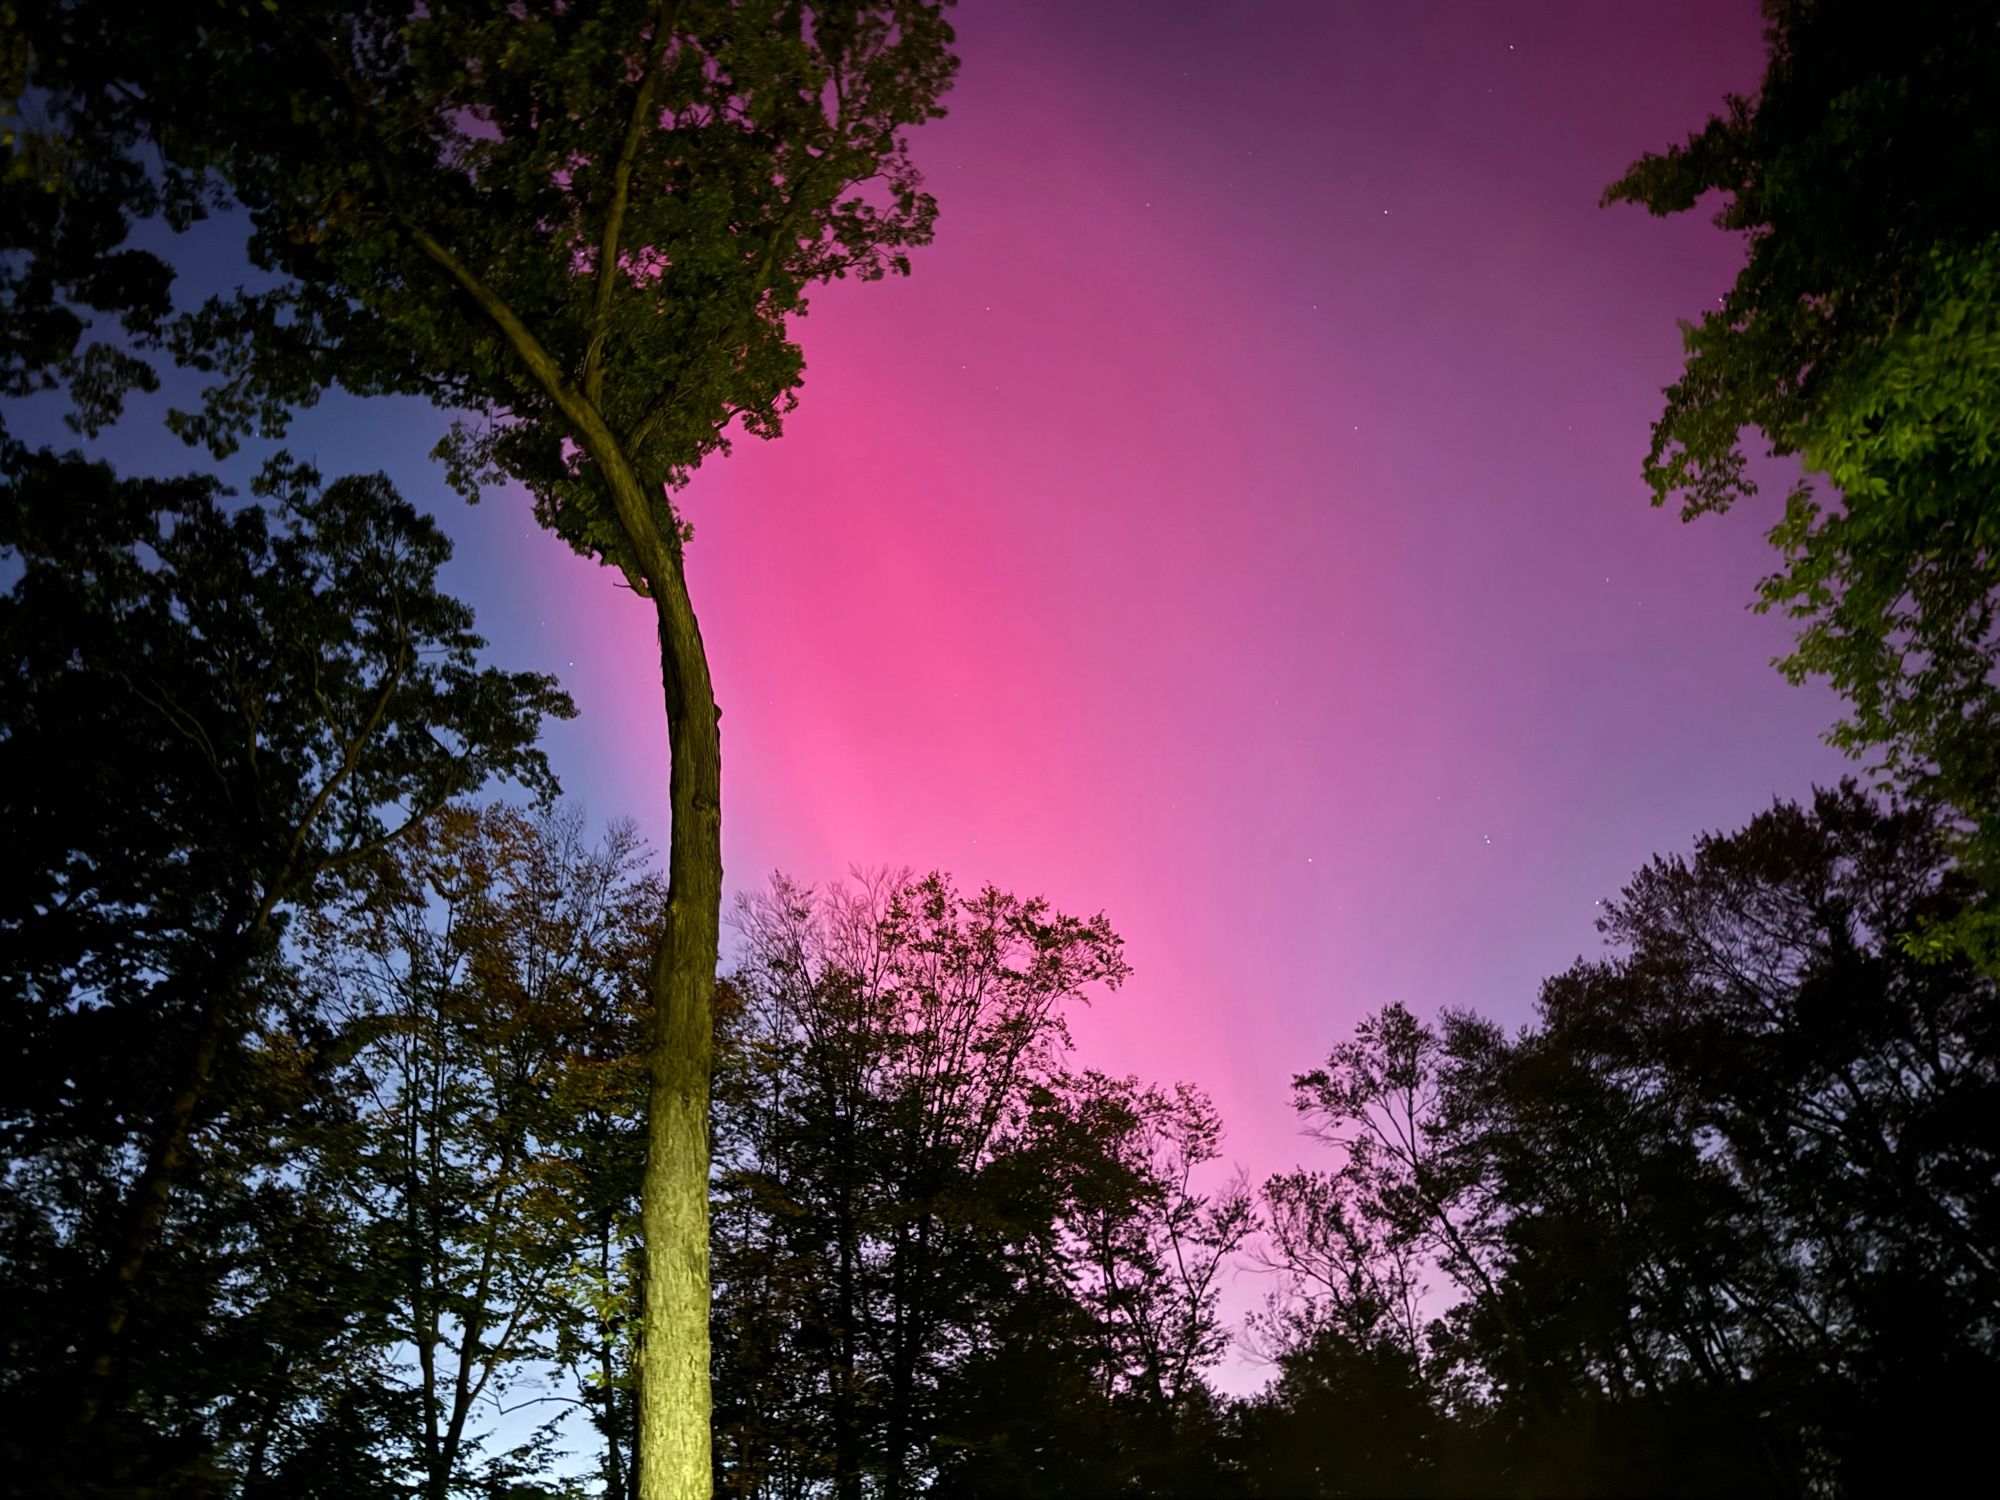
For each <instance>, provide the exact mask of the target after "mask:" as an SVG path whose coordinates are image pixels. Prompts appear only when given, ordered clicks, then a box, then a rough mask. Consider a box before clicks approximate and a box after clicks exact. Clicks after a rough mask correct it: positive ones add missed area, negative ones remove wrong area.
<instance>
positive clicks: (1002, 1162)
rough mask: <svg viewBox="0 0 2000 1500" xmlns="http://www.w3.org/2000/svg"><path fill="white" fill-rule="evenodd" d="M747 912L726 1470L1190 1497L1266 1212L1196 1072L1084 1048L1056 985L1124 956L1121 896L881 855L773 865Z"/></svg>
mask: <svg viewBox="0 0 2000 1500" xmlns="http://www.w3.org/2000/svg"><path fill="white" fill-rule="evenodd" d="M739 922H740V925H741V928H742V931H743V933H744V937H745V945H744V950H743V963H742V966H741V968H740V969H739V970H738V971H737V973H736V974H735V976H734V978H733V982H732V989H731V993H732V994H733V995H735V996H737V997H740V1004H741V1008H740V1009H739V1010H737V1011H735V1012H734V1020H733V1023H732V1028H731V1031H730V1033H729V1038H728V1049H727V1052H726V1054H725V1055H726V1057H727V1059H728V1061H729V1066H728V1067H727V1068H726V1069H724V1071H723V1072H722V1073H721V1075H720V1081H719V1084H718V1088H719V1094H718V1099H719V1101H720V1103H719V1107H718V1113H717V1132H718V1147H717V1161H718V1164H719V1166H720V1168H721V1171H720V1176H719V1184H720V1187H719V1192H718V1214H717V1235H716V1265H717V1286H718V1294H717V1302H716V1313H715V1316H716V1328H717V1333H716V1340H717V1349H718V1352H719V1354H720V1358H719V1359H718V1361H717V1368H718V1378H719V1380H720V1382H721V1383H720V1385H719V1387H718V1390H719V1394H720V1396H721V1398H722V1399H721V1401H720V1404H719V1408H718V1411H719V1420H718V1424H717V1444H718V1453H719V1455H720V1456H721V1461H722V1469H721V1483H722V1486H723V1487H724V1489H725V1490H726V1491H727V1492H729V1493H732V1494H740V1495H745V1496H751V1495H756V1496H772V1497H775V1496H790V1495H799V1494H806V1493H810V1492H812V1491H813V1489H814V1488H815V1486H830V1487H831V1488H832V1490H833V1492H834V1493H835V1494H839V1495H857V1496H858V1495H861V1494H863V1493H869V1492H877V1493H881V1494H886V1495H909V1494H914V1493H916V1492H918V1491H919V1490H929V1491H933V1492H937V1493H943V1494H960V1495H966V1496H973V1495H990V1494H1050V1495H1054V1494H1067V1495H1078V1494H1112V1493H1121V1492H1130V1491H1131V1490H1132V1489H1133V1487H1134V1486H1135V1485H1136V1486H1139V1487H1140V1488H1141V1489H1142V1490H1143V1492H1145V1493H1161V1494H1165V1493H1179V1491H1178V1490H1176V1489H1174V1488H1173V1485H1174V1483H1175V1482H1176V1475H1175V1471H1176V1470H1177V1469H1178V1468H1180V1467H1183V1466H1184V1465H1185V1464H1186V1463H1187V1462H1188V1461H1189V1459H1190V1452H1189V1450H1190V1449H1191V1448H1192V1447H1193V1442H1192V1440H1191V1439H1192V1435H1193V1434H1196V1433H1199V1432H1204V1431H1206V1430H1207V1428H1206V1426H1205V1425H1204V1424H1210V1423H1212V1421H1213V1418H1214V1415H1215V1414H1214V1411H1213V1401H1212V1398H1211V1395H1210V1393H1209V1391H1208V1390H1207V1387H1206V1386H1205V1385H1204V1384H1203V1382H1202V1378H1201V1377H1202V1372H1203V1371H1204V1370H1205V1369H1206V1368H1208V1367H1209V1366H1211V1365H1212V1364H1213V1363H1214V1362H1215V1360H1216V1359H1217V1358H1219V1357H1220V1355H1221V1352H1222V1350H1223V1347H1224V1346H1225V1344H1226V1342H1227V1334H1226V1330H1225V1329H1224V1328H1223V1326H1222V1323H1221V1319H1220V1316H1219V1313H1218V1309H1217V1300H1218V1292H1219V1281H1220V1276H1221V1272H1222V1269H1223V1267H1224V1266H1225V1264H1226V1263H1227V1260H1228V1257H1229V1256H1230V1255H1231V1254H1232V1253H1233V1252H1234V1251H1235V1249H1236V1248H1237V1246H1238V1245H1239V1244H1240V1243H1241V1242H1242V1240H1243V1238H1244V1236H1245V1235H1246V1234H1247V1233H1248V1231H1249V1229H1250V1227H1251V1215H1250V1209H1249V1203H1248V1196H1247V1193H1245V1192H1244V1191H1243V1190H1242V1188H1241V1187H1240V1185H1236V1184H1224V1185H1223V1186H1222V1187H1221V1188H1220V1189H1219V1190H1217V1191H1208V1190H1205V1189H1204V1188H1203V1187H1202V1185H1201V1184H1200V1183H1199V1182H1198V1181H1197V1179H1198V1178H1199V1177H1200V1176H1203V1175H1206V1173H1207V1171H1208V1169H1209V1168H1210V1167H1211V1165H1212V1163H1213V1162H1214V1160H1215V1158H1216V1156H1217V1154H1218V1150H1219V1147H1218V1141H1219V1138H1220V1132H1221V1124H1220V1121H1219V1119H1218V1118H1217V1116H1216V1113H1215V1110H1214V1107H1213V1105H1212V1104H1210V1103H1209V1101H1208V1100H1207V1099H1206V1098H1205V1097H1204V1096H1203V1095H1202V1094H1201V1093H1200V1092H1199V1091H1198V1090H1196V1089H1193V1088H1192V1087H1190V1086H1187V1085H1182V1086H1180V1087H1178V1088H1176V1089H1172V1090H1168V1089H1162V1088H1156V1087H1148V1086H1145V1085H1142V1084H1140V1083H1139V1082H1137V1081H1135V1080H1132V1079H1118V1078H1111V1077H1107V1076H1105V1075H1103V1074H1099V1073H1083V1074H1074V1073H1072V1072H1070V1071H1069V1070H1067V1069H1066V1068H1065V1067H1064V1066H1063V1062H1064V1055H1065V1053H1066V1052H1067V1049H1068V1033H1067V1029H1066V1026H1065V1024H1064V1020H1063V1012H1064V1011H1065V1010H1066V1009H1067V1008H1068V1007H1069V1006H1070V1005H1072V1004H1074V1003H1076V1002H1077V1001H1079V1000H1082V999H1084V998H1086V997H1087V996H1088V995H1089V993H1090V992H1091V991H1093V990H1095V989H1096V988H1097V987H1098V986H1104V987H1112V986H1115V985H1117V984H1118V983H1120V982H1121V981H1122V980H1123V978H1124V976H1125V973H1126V969H1125V965H1124V963H1123V961H1122V959H1121V958H1120V956H1119V952H1118V940H1117V938H1116V936H1115V935H1114V934H1113V933H1112V932H1111V931H1110V929H1109V927H1108V926H1107V925H1106V924H1105V923H1104V920H1103V919H1102V918H1101V917H1099V918H1095V919H1092V920H1090V921H1079V920H1077V919H1075V918H1072V917H1066V916H1062V915H1059V914H1057V913H1054V912H1052V911H1051V910H1050V909H1049V908H1048V906H1047V904H1046V903H1045V902H1041V901H1024V900H1021V899H1019V898H1016V897H1013V896H1009V895H1005V894H1003V893H1001V892H998V891H994V890H991V889H988V890H984V891H981V892H979V893H978V894H977V895H970V896H962V895H960V894H959V893H957V892H956V890H955V889H954V888H953V887H952V886H951V884H950V882H949V881H947V880H945V879H944V878H943V877H942V876H938V875H932V876H928V877H925V878H923V879H921V880H917V879H911V878H910V877H908V876H890V875H879V876H875V877H871V878H869V879H867V880H865V881H863V882H862V883H860V884H859V885H858V886H835V887H832V888H829V889H827V890H825V891H820V892H814V891H810V890H805V889H801V888H799V887H796V886H794V885H791V884H789V883H787V882H784V881H778V882H776V883H774V884H773V886H772V887H771V889H770V890H769V891H768V892H766V893H764V894H763V895H761V896H760V897H759V898H757V899H756V900H754V901H750V902H747V903H746V904H745V906H744V908H743V910H742V913H741V915H740V917H739ZM1052 1387H1053V1391H1052ZM1054 1392H1060V1396H1057V1395H1055V1394H1054ZM1208 1488H1209V1486H1202V1487H1199V1488H1197V1489H1196V1490H1195V1491H1194V1493H1204V1492H1206V1490H1207V1489H1208Z"/></svg>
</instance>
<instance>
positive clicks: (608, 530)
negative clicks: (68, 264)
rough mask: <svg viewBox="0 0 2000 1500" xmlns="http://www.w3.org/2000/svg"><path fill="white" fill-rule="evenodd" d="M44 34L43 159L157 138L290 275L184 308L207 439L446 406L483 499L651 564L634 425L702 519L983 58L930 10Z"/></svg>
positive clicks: (227, 25) (316, 20) (238, 11)
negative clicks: (714, 474) (503, 488)
mask: <svg viewBox="0 0 2000 1500" xmlns="http://www.w3.org/2000/svg"><path fill="white" fill-rule="evenodd" d="M16 27H17V29H18V31H19V32H20V33H21V34H22V36H23V37H25V45H26V48H27V51H28V53H29V55H30V56H31V58H32V65H31V66H30V67H28V68H27V69H26V71H25V77H26V80H27V82H28V84H29V85H30V86H32V87H35V88H39V89H40V90H42V91H43V100H44V107H45V112H46V115H47V117H48V119H49V120H51V121H53V122H55V123H54V126H53V130H54V132H55V134H56V136H57V138H58V139H60V140H61V141H62V142H63V143H64V144H65V147H66V150H65V151H64V152H63V153H56V152H53V151H51V150H49V149H48V148H47V147H46V145H44V147H43V148H42V149H41V155H42V156H43V157H45V158H54V157H55V156H57V155H62V156H66V157H67V158H71V159H75V160H79V161H86V162H94V161H98V160H102V159H104V158H105V157H107V156H109V157H111V158H113V159H116V158H117V149H116V148H117V147H118V146H119V145H120V144H121V143H130V142H138V141H145V142H149V143H151V144H153V145H156V146H157V147H158V148H159V150H160V152H161V153H162V155H163V156H164V157H165V159H166V160H167V161H168V162H170V163H172V164H173V165H174V167H175V168H176V169H177V171H179V172H180V173H182V174H192V175H193V176H194V177H195V178H196V179H197V180H199V181H201V182H203V183H205V184H207V185H208V187H209V188H210V189H211V190H215V191H219V190H220V189H223V188H226V189H227V191H228V193H229V194H230V195H233V199H234V201H235V202H237V203H238V204H240V205H241V207H242V208H243V209H245V210H247V213H248V217H249V221H250V225H251V235H250V240H249V251H250V257H251V259H252V261H253V262H254V263H255V265H256V266H257V267H258V268H260V269H261V270H264V271H267V272H273V273H276V276H277V278H278V279H277V281H276V284H275V285H266V286H265V287H264V288H263V289H257V290H238V291H236V292H233V293H230V294H228V295H224V296H220V297H216V298H213V299H210V300H209V301H208V302H206V303H205V304H203V305H202V306H201V307H200V308H199V309H196V310H194V311H193V312H192V313H190V314H189V315H187V316H183V317H180V318H177V319H173V320H171V321H170V322H168V323H166V324H163V325H162V333H161V336H160V342H161V343H162V344H163V345H164V347H166V348H167V349H168V350H169V351H170V352H171V353H172V354H173V355H174V356H176V357H177V358H179V359H181V360H182V361H184V362H186V363H188V364H191V365H193V366H195V367H196V368H198V369H202V370H205V371H208V372H210V373H212V374H214V375H216V376H217V379H216V381H215V383H214V384H213V385H211V386H210V388H209V389H208V391H207V393H206V399H205V402H204V404H203V407H202V409H201V410H199V411H196V412H187V413H181V414H179V415H178V416H177V417H176V418H175V421H176V424H177V426H178V427H179V430H180V431H181V432H182V433H183V435H185V436H187V437H188V438H190V439H197V440H201V441H205V442H207V443H209V444H210V445H211V446H213V447H215V448H217V449H227V448H228V447H230V446H232V445H233V444H234V443H235V442H236V441H238V440H239V438H240V437H241V436H242V435H243V434H245V433H249V432H260V433H264V434H273V433H277V432H281V431H282V430H283V428H284V426H285V424H286V422H287V420H288V418H289V416H290V414H291V412H292V411H293V410H295V409H296V408H298V407H300V406H302V405H306V404H309V403H310V402H311V401H312V400H313V399H314V397H315V396H316V394H317V393H318V392H319V391H320V390H322V389H323V388H325V387H326V386H329V385H340V386H343V387H345V388H346V389H348V390H351V391H354V392H357V393H362V394H372V393H382V392H401V393H408V394H416V395H421V396H425V397H428V398H430V399H431V400H433V401H435V402H437V403H439V404H440V405H443V406H448V407H450V408H453V409H455V410H458V411H462V412H467V413H470V414H471V416H470V418H469V419H467V420H466V421H464V422H462V423H461V424H460V425H459V426H458V427H457V428H456V429H455V430H454V432H453V434H452V436H451V437H450V438H448V439H447V440H446V442H445V443H444V444H442V445H441V451H442V452H443V453H444V454H445V456H446V457H447V458H448V460H449V465H450V472H451V475H452V477H453V480H454V482H455V484H456V485H457V486H458V487H459V488H460V489H462V490H463V491H465V492H466V493H468V494H475V493H476V492H477V490H478V488H479V487H480V486H481V485H482V484H485V483H488V482H491V481H495V480H498V479H500V478H503V477H504V478H511V479H514V480H517V481H519V482H521V483H523V484H524V485H525V486H526V487H527V488H528V489H529V490H530V491H531V492H532V494H533V495H534V498H535V503H536V506H537V512H538V515H539V516H540V518H541V519H542V521H543V522H544V523H545V524H547V525H549V526H550V527H552V528H553V529H554V530H556V531H557V532H558V533H560V534H561V535H562V536H563V537H564V538H565V539H566V540H567V541H568V542H569V543H570V544H571V545H572V546H573V547H575V548H577V549H578V550H579V551H581V552H583V553H585V554H589V555H596V556H600V557H603V558H605V559H606V560H608V561H611V562H614V563H616V564H618V565H620V566H623V567H625V568H626V570H627V572H628V573H629V574H632V575H633V576H634V580H635V583H637V582H639V581H640V579H639V570H638V569H637V567H636V565H635V559H634V558H633V557H632V556H631V555H630V550H629V537H628V536H627V535H626V533H625V531H624V530H623V529H622V528H621V525H620V523H619V521H618V520H617V518H616V517H615V516H614V515H613V514H612V511H611V509H610V506H609V504H608V503H607V501H606V497H605V494H604V489H603V475H602V473H601V472H600V467H599V466H600V465H601V464H602V462H603V461H604V458H605V453H606V451H607V449H608V448H614V447H615V448H616V449H619V450H622V452H623V455H624V457H625V460H626V461H627V462H629V464H630V466H631V468H632V470H633V471H634V472H635V473H636V476H637V478H638V480H639V482H640V483H641V485H642V486H643V488H644V489H645V491H646V493H647V496H648V498H649V503H651V504H652V506H653V511H654V513H653V517H652V520H653V524H654V525H655V526H656V527H657V528H658V532H659V534H660V535H661V536H663V537H667V538H670V539H672V540H674V541H676V542H677V540H678V538H679V537H680V535H681V533H680V530H679V526H678V523H677V522H676V521H675V519H674V518H673V516H672V512H671V507H670V504H669V501H668V499H667V489H668V487H670V486H673V485H676V484H679V483H681V482H683V481H684V479H685V478H686V476H687V474H688V472H689V471H690V470H691V469H692V468H693V466H694V465H695V464H697V463H698V462H699V461H700V460H701V459H702V457H703V456H704V455H706V454H708V453H711V452H713V451H716V450H717V449H719V448H723V447H725V446H726V443H727V437H726V434H727V431H728V430H729V428H730V424H731V423H732V422H740V423H741V424H742V428H743V430H745V431H748V432H751V433H754V434H757V435H760V436H769V435H772V434H775V433H776V432H777V431H778V428H779V425H780V423H781V421H782V418H783V416H784V413H785V412H786V411H787V410H789V409H790V407H791V405H792V403H793V400H794V396H793V392H794V390H795V388H796V387H797V385H798V384H799V381H800V378H801V373H802V370H803V358H802V356H801V353H800V350H799V348H798V345H797V344H796V343H794V342H793V341H792V339H791V337H790V334H789V330H788V320H789V319H790V318H791V317H792V316H794V315H797V314H802V313H803V312H804V311H805V310H806V305H807V291H808V289H809V288H810V287H811V286H812V285H813V284H815V283H818V282H824V281H827V280H830V279H838V278H844V277H860V278H863V279H874V278H879V277H881V276H883V275H885V274H887V273H889V272H891V271H897V272H901V271H906V270H907V269H908V262H907V259H906V252H907V251H908V249H909V248H910V247H911V246H914V245H920V244H923V243H926V242H927V241H928V240H929V239H930V236H931V231H932V225H933V222H934V220H935V216H936V206H935V204H934V202H933V201H932V199H931V198H930V197H929V195H927V194H926V193H924V192H923V191H922V190H921V186H920V180H919V177H918V174H917V171H916V169H915V167H914V166H913V165H912V163H911V161H910V159H909V156H908V153H907V149H906V146H905V142H904V138H903V132H904V128H905V127H907V126H911V125H914V124H917V123H920V122H922V121H924V120H926V119H930V118H933V117H935V116H937V115H939V114H941V113H942V110H941V109H940V107H939V105H938V102H937V101H938V98H939V96H940V95H941V94H942V92H943V91H944V89H945V88H946V86H947V85H948V83H949V81H950V78H951V75H952V72H953V69H954V67H955V65H956V64H955V59H954V58H953V57H952V56H951V54H950V52H949V51H948V50H947V49H948V45H949V42H950V40H951V30H950V27H949V26H948V25H947V24H946V23H945V21H944V20H943V17H942V14H941V6H940V5H939V4H938V3H933V0H887V3H879V4H857V3H833V4H822V5H811V6H809V5H804V4H800V3H798V0H731V3H721V0H667V3H657V0H607V3H602V4H592V5H573V4H563V3H559V0H525V3H506V4H501V3H492V0H469V3H468V0H439V3H435V4H428V5H424V6H421V7H412V6H410V5H408V4H406V3H402V0H363V3H338V4H335V3H326V0H306V3H288V4H285V5H282V6H278V5H270V6H244V5H240V4H230V3H222V0H209V3H198V4H196V5H193V6H190V7H187V8H185V9H183V8H167V7H162V8H156V9H154V10H152V11H150V12H146V13H140V14H134V13H133V12H132V11H131V8H130V7H128V6H124V5H118V4H103V3H93V0H75V3H72V4H69V5H64V6H51V7H48V8H47V13H46V14H45V15H41V16H39V17H38V18H37V17H19V18H17V19H16ZM107 143H108V144H107ZM17 149H19V148H17ZM176 180H179V179H176ZM59 186H61V187H68V186H76V187H77V189H78V190H77V191H76V192H74V193H70V194H69V195H68V196H67V198H66V199H65V200H64V201H67V202H70V203H73V204H76V205H78V208H77V212H79V213H81V212H83V211H84V209H83V205H86V204H90V203H93V202H94V199H93V198H92V195H91V193H90V191H89V187H90V184H89V183H82V184H59Z"/></svg>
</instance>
